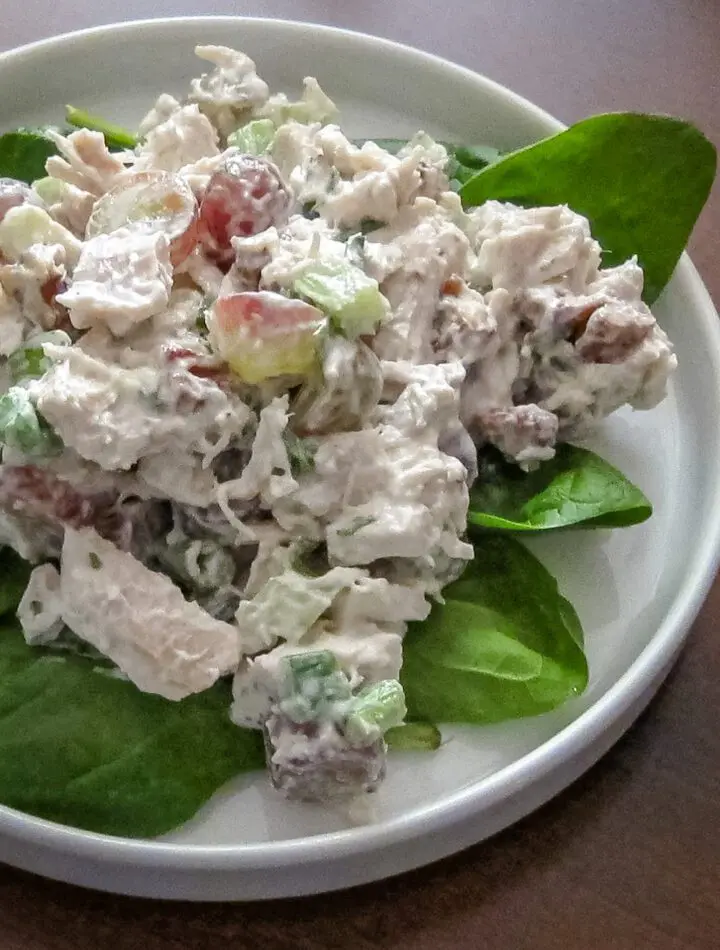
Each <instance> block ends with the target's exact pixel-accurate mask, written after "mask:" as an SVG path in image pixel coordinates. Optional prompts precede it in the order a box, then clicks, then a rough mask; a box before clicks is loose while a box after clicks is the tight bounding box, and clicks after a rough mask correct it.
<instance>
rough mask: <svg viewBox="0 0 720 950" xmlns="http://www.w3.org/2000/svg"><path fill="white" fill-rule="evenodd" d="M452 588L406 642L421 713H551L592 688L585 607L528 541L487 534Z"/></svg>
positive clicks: (410, 694) (444, 716)
mask: <svg viewBox="0 0 720 950" xmlns="http://www.w3.org/2000/svg"><path fill="white" fill-rule="evenodd" d="M443 596H444V598H445V603H444V604H436V605H435V606H434V607H433V609H432V611H431V613H430V616H429V617H428V619H427V620H424V621H422V622H421V623H414V624H411V625H410V629H409V631H408V633H407V635H406V638H405V641H404V645H403V655H404V661H403V668H402V671H401V676H400V680H401V683H402V685H403V688H404V690H405V697H406V701H407V707H408V715H409V717H410V718H411V719H424V720H431V721H434V722H467V723H490V722H500V721H502V720H505V719H515V718H520V717H523V716H533V715H537V714H538V713H544V712H548V711H549V710H551V709H555V708H556V707H557V706H560V705H562V703H564V702H566V701H567V700H568V699H570V698H571V697H573V696H577V695H579V694H580V693H582V691H583V690H584V689H585V687H586V685H587V680H588V667H587V660H586V659H585V654H584V652H583V646H582V643H583V639H582V627H581V626H580V621H579V619H578V617H577V614H576V613H575V611H574V610H573V608H572V606H571V605H570V603H569V602H568V601H567V600H565V598H564V597H562V596H561V595H560V593H559V592H558V587H557V583H556V581H555V579H554V578H553V577H552V575H551V574H549V573H548V571H546V570H545V568H544V567H543V566H542V564H540V562H539V561H538V560H537V559H536V558H534V557H533V556H532V554H530V552H529V551H527V549H526V548H524V547H523V546H522V545H521V544H520V543H519V542H518V541H515V540H514V539H513V538H510V537H507V536H504V535H488V536H487V537H485V538H484V539H483V540H482V542H479V543H478V544H477V545H476V547H475V558H474V560H473V561H472V562H471V564H470V565H469V566H468V568H467V569H466V571H465V573H464V574H463V576H462V577H461V578H460V579H459V580H458V581H455V583H454V584H451V585H450V586H449V587H448V588H447V589H446V590H445V591H444V592H443Z"/></svg>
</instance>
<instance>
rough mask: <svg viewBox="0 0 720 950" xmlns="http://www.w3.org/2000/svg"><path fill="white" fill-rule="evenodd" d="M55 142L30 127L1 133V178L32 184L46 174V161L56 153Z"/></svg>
mask: <svg viewBox="0 0 720 950" xmlns="http://www.w3.org/2000/svg"><path fill="white" fill-rule="evenodd" d="M56 154H57V149H56V148H55V143H54V142H51V141H50V139H49V138H47V137H46V136H45V135H43V133H42V132H34V131H31V130H29V129H17V130H16V131H15V132H6V133H5V134H4V135H0V178H15V179H17V180H18V181H24V182H27V183H28V184H32V182H34V181H35V179H36V178H42V177H43V176H44V175H45V162H46V161H47V160H48V158H50V156H51V155H56Z"/></svg>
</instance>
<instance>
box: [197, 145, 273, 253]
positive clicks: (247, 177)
mask: <svg viewBox="0 0 720 950" xmlns="http://www.w3.org/2000/svg"><path fill="white" fill-rule="evenodd" d="M290 201H291V199H290V192H289V191H288V188H287V186H286V185H285V183H284V182H283V180H282V178H281V177H280V172H279V171H278V170H277V168H276V167H275V165H273V164H272V162H269V161H268V160H267V159H265V158H260V157H258V156H255V155H236V156H231V157H230V158H228V159H226V161H225V162H224V164H223V165H222V167H221V168H219V169H218V170H217V171H216V172H215V173H214V174H213V176H212V178H211V179H210V181H209V182H208V186H207V189H206V190H205V195H204V197H203V200H202V202H201V205H200V219H199V231H200V240H201V241H202V244H203V246H204V248H205V250H206V251H207V252H208V254H210V255H211V256H212V257H214V258H215V259H216V260H218V261H219V262H221V263H229V262H230V261H232V258H233V251H232V246H231V243H230V241H231V238H233V237H250V235H252V234H259V233H260V232H261V231H265V230H266V229H267V228H269V227H272V226H273V225H275V226H278V225H280V224H284V223H285V221H286V220H287V217H288V214H289V210H290Z"/></svg>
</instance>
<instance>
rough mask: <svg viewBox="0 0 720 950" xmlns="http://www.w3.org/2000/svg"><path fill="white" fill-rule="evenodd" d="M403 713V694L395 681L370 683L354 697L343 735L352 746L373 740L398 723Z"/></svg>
mask: <svg viewBox="0 0 720 950" xmlns="http://www.w3.org/2000/svg"><path fill="white" fill-rule="evenodd" d="M406 712H407V709H406V708H405V694H404V692H403V688H402V686H401V685H400V683H398V681H397V680H382V681H381V682H379V683H373V684H372V685H371V686H367V687H366V688H365V689H363V690H361V691H360V692H359V693H358V694H357V696H355V698H354V700H353V703H352V706H351V708H350V710H349V714H348V717H347V719H346V720H345V726H344V729H343V731H344V733H345V737H346V739H347V740H348V742H350V743H351V744H352V745H365V744H367V743H370V742H375V741H376V740H377V739H379V738H380V736H382V735H383V733H385V732H387V730H388V729H392V728H393V726H399V725H400V724H401V723H402V721H403V719H404V718H405V714H406Z"/></svg>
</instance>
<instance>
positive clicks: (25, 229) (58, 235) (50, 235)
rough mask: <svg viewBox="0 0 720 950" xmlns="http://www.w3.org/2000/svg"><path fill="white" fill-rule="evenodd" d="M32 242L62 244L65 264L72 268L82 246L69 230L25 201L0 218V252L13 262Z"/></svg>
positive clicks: (40, 209) (45, 212)
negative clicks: (65, 258) (0, 219)
mask: <svg viewBox="0 0 720 950" xmlns="http://www.w3.org/2000/svg"><path fill="white" fill-rule="evenodd" d="M33 244H62V246H63V247H64V248H65V254H66V257H67V260H68V263H69V264H70V265H71V266H73V267H74V266H75V264H76V263H77V260H78V257H79V256H80V249H81V247H82V242H81V241H79V240H78V239H77V238H76V237H75V235H74V234H73V233H72V232H71V231H68V229H67V228H64V227H63V226H62V225H61V224H59V223H58V222H57V221H54V220H53V219H52V218H51V217H50V215H49V214H48V213H47V211H43V209H42V208H37V207H36V206H35V205H31V204H27V203H26V204H23V205H18V206H17V207H15V208H10V210H9V211H7V212H6V213H5V217H4V218H3V219H2V221H0V251H1V252H2V253H3V254H4V255H5V257H7V258H9V259H10V260H12V261H17V260H19V259H20V257H21V256H22V255H23V254H24V252H25V251H27V249H28V248H29V247H31V246H32V245H33Z"/></svg>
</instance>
